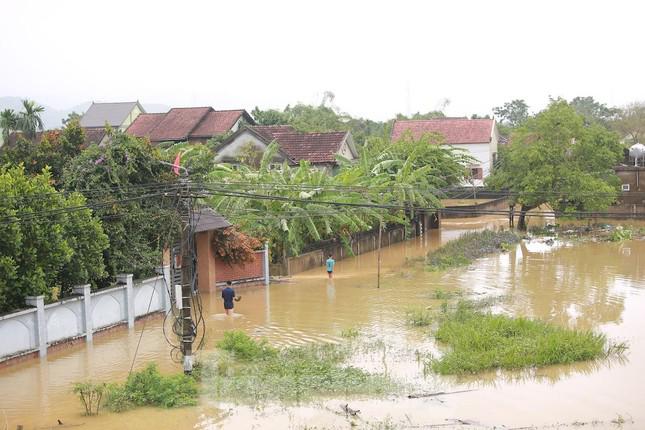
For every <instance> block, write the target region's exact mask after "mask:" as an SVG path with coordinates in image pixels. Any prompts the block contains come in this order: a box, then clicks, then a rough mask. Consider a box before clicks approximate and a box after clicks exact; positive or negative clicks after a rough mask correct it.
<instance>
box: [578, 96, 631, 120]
mask: <svg viewBox="0 0 645 430" xmlns="http://www.w3.org/2000/svg"><path fill="white" fill-rule="evenodd" d="M569 104H570V105H571V107H572V108H573V110H575V111H576V113H578V114H579V115H582V116H583V117H584V119H585V124H592V123H600V124H602V125H605V126H606V125H608V124H609V123H610V122H611V121H613V120H614V119H615V118H616V115H617V114H618V113H619V109H616V108H610V107H607V105H606V104H604V103H600V102H597V101H596V100H594V98H593V97H591V96H588V97H575V98H574V99H573V100H571V102H570V103H569Z"/></svg>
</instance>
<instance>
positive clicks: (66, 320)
mask: <svg viewBox="0 0 645 430" xmlns="http://www.w3.org/2000/svg"><path fill="white" fill-rule="evenodd" d="M159 272H160V273H161V274H160V275H159V276H155V277H153V278H150V279H144V280H140V281H136V282H134V281H133V280H132V275H119V276H118V277H117V281H118V285H117V286H115V287H112V288H106V289H103V290H99V291H95V292H91V291H90V286H89V285H82V286H79V287H76V288H75V289H74V292H75V295H74V296H72V297H68V298H65V299H63V300H61V301H59V302H56V303H50V304H45V303H44V297H43V296H37V297H28V298H27V300H26V301H27V304H28V305H30V306H33V307H31V308H29V309H24V310H21V311H18V312H14V313H11V314H8V315H3V316H0V339H2V342H0V362H3V361H6V360H9V359H12V358H16V357H21V356H23V355H28V354H32V353H36V352H37V353H38V354H39V355H40V356H41V357H44V356H46V355H47V350H48V348H50V347H51V346H54V345H56V344H59V343H63V342H68V341H72V340H74V339H78V338H85V339H87V340H91V339H92V336H93V334H94V333H95V332H97V331H101V330H105V329H107V328H110V327H113V326H115V325H119V324H127V325H128V327H134V321H135V319H136V318H138V317H141V316H144V315H148V314H151V313H154V312H159V311H167V310H168V309H170V298H169V296H168V289H169V286H170V269H169V268H168V267H167V266H166V267H164V268H163V269H160V270H159Z"/></svg>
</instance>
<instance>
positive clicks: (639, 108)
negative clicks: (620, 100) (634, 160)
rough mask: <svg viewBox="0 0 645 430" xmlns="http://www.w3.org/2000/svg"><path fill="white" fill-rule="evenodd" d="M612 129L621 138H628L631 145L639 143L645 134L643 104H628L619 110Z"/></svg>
mask: <svg viewBox="0 0 645 430" xmlns="http://www.w3.org/2000/svg"><path fill="white" fill-rule="evenodd" d="M613 128H614V129H615V130H616V131H617V132H618V133H620V135H621V136H620V137H621V138H625V137H626V138H629V140H630V141H631V143H632V144H633V143H639V142H640V141H641V140H642V139H643V136H644V133H645V102H634V103H630V104H628V105H627V106H625V107H624V108H623V109H621V110H620V111H619V112H618V114H617V118H616V120H615V121H614V122H613Z"/></svg>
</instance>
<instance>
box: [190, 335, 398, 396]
mask: <svg viewBox="0 0 645 430" xmlns="http://www.w3.org/2000/svg"><path fill="white" fill-rule="evenodd" d="M229 333H230V334H229ZM227 334H228V336H226V335H225V339H228V340H227V341H222V342H219V343H218V349H219V351H218V352H217V354H216V355H215V356H214V357H213V359H212V360H209V361H206V362H203V363H202V369H201V373H202V381H203V383H204V387H205V389H206V391H207V392H209V393H210V394H211V395H212V396H213V397H214V398H216V399H220V400H227V401H239V402H242V403H251V404H257V403H259V402H262V401H268V400H281V401H296V402H297V401H301V400H306V399H310V398H312V397H314V396H338V395H343V396H348V395H354V394H370V395H378V394H384V393H386V392H387V390H388V389H391V388H392V387H393V386H394V384H393V383H392V382H391V381H390V380H389V379H388V378H387V377H386V376H384V375H380V374H371V373H367V372H365V371H363V370H361V369H359V368H356V367H352V366H348V365H346V364H344V362H345V361H346V360H347V358H349V355H350V352H351V351H350V349H349V347H348V346H346V345H336V344H312V345H305V346H291V347H286V348H281V349H277V348H271V347H269V346H267V345H266V344H265V343H264V342H258V341H255V340H253V339H251V338H250V337H249V336H248V335H246V334H245V333H243V332H240V331H235V332H228V333H227ZM233 341H234V342H233ZM240 345H243V348H241V347H240ZM252 345H255V346H252ZM240 349H242V350H245V351H246V350H250V351H254V352H253V353H252V354H244V355H240V354H239V353H238V352H239V350H240ZM258 351H262V352H258ZM267 351H271V352H267ZM250 356H252V357H253V358H252V359H249V358H247V357H250ZM243 357H244V358H243Z"/></svg>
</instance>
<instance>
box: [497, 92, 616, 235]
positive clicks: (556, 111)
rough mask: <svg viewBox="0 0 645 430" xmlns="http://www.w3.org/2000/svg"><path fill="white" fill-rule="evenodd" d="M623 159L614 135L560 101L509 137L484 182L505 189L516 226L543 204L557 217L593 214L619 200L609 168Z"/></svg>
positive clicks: (614, 179) (522, 227)
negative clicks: (514, 211) (516, 207)
mask: <svg viewBox="0 0 645 430" xmlns="http://www.w3.org/2000/svg"><path fill="white" fill-rule="evenodd" d="M621 157H622V148H621V145H620V142H619V139H618V136H617V135H616V134H615V133H613V132H610V131H608V130H607V129H605V128H604V127H602V126H600V125H598V124H592V125H589V126H585V124H584V118H583V117H582V116H581V115H578V114H577V113H576V112H575V111H574V109H573V108H572V107H571V106H570V105H569V104H568V103H567V102H566V101H563V100H554V101H552V102H551V104H550V105H549V107H548V108H547V109H546V110H544V111H542V112H540V113H539V114H538V115H536V116H535V117H534V118H530V119H528V120H527V121H526V122H525V123H524V124H523V125H522V126H521V127H519V128H518V129H517V130H515V132H514V133H513V139H512V143H511V144H510V145H508V147H506V148H504V149H503V150H502V151H501V152H500V166H499V168H498V169H496V170H495V171H494V173H493V174H492V175H491V176H489V177H488V178H487V180H486V183H487V185H488V186H490V187H491V188H493V189H496V190H508V191H510V192H511V193H512V194H511V196H512V197H511V204H512V205H514V204H518V205H520V219H519V222H518V227H519V228H520V229H526V219H525V218H526V214H527V212H528V211H529V210H531V209H534V208H537V207H539V206H540V205H543V204H548V205H549V206H550V207H551V208H553V209H554V210H556V211H561V212H572V211H597V210H604V209H606V208H607V207H608V206H609V205H611V204H612V203H613V202H614V201H615V200H616V198H617V196H618V185H619V184H620V181H619V180H618V178H617V176H616V175H615V174H614V171H613V167H614V166H615V165H616V163H617V162H618V161H619V160H620V159H621Z"/></svg>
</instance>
